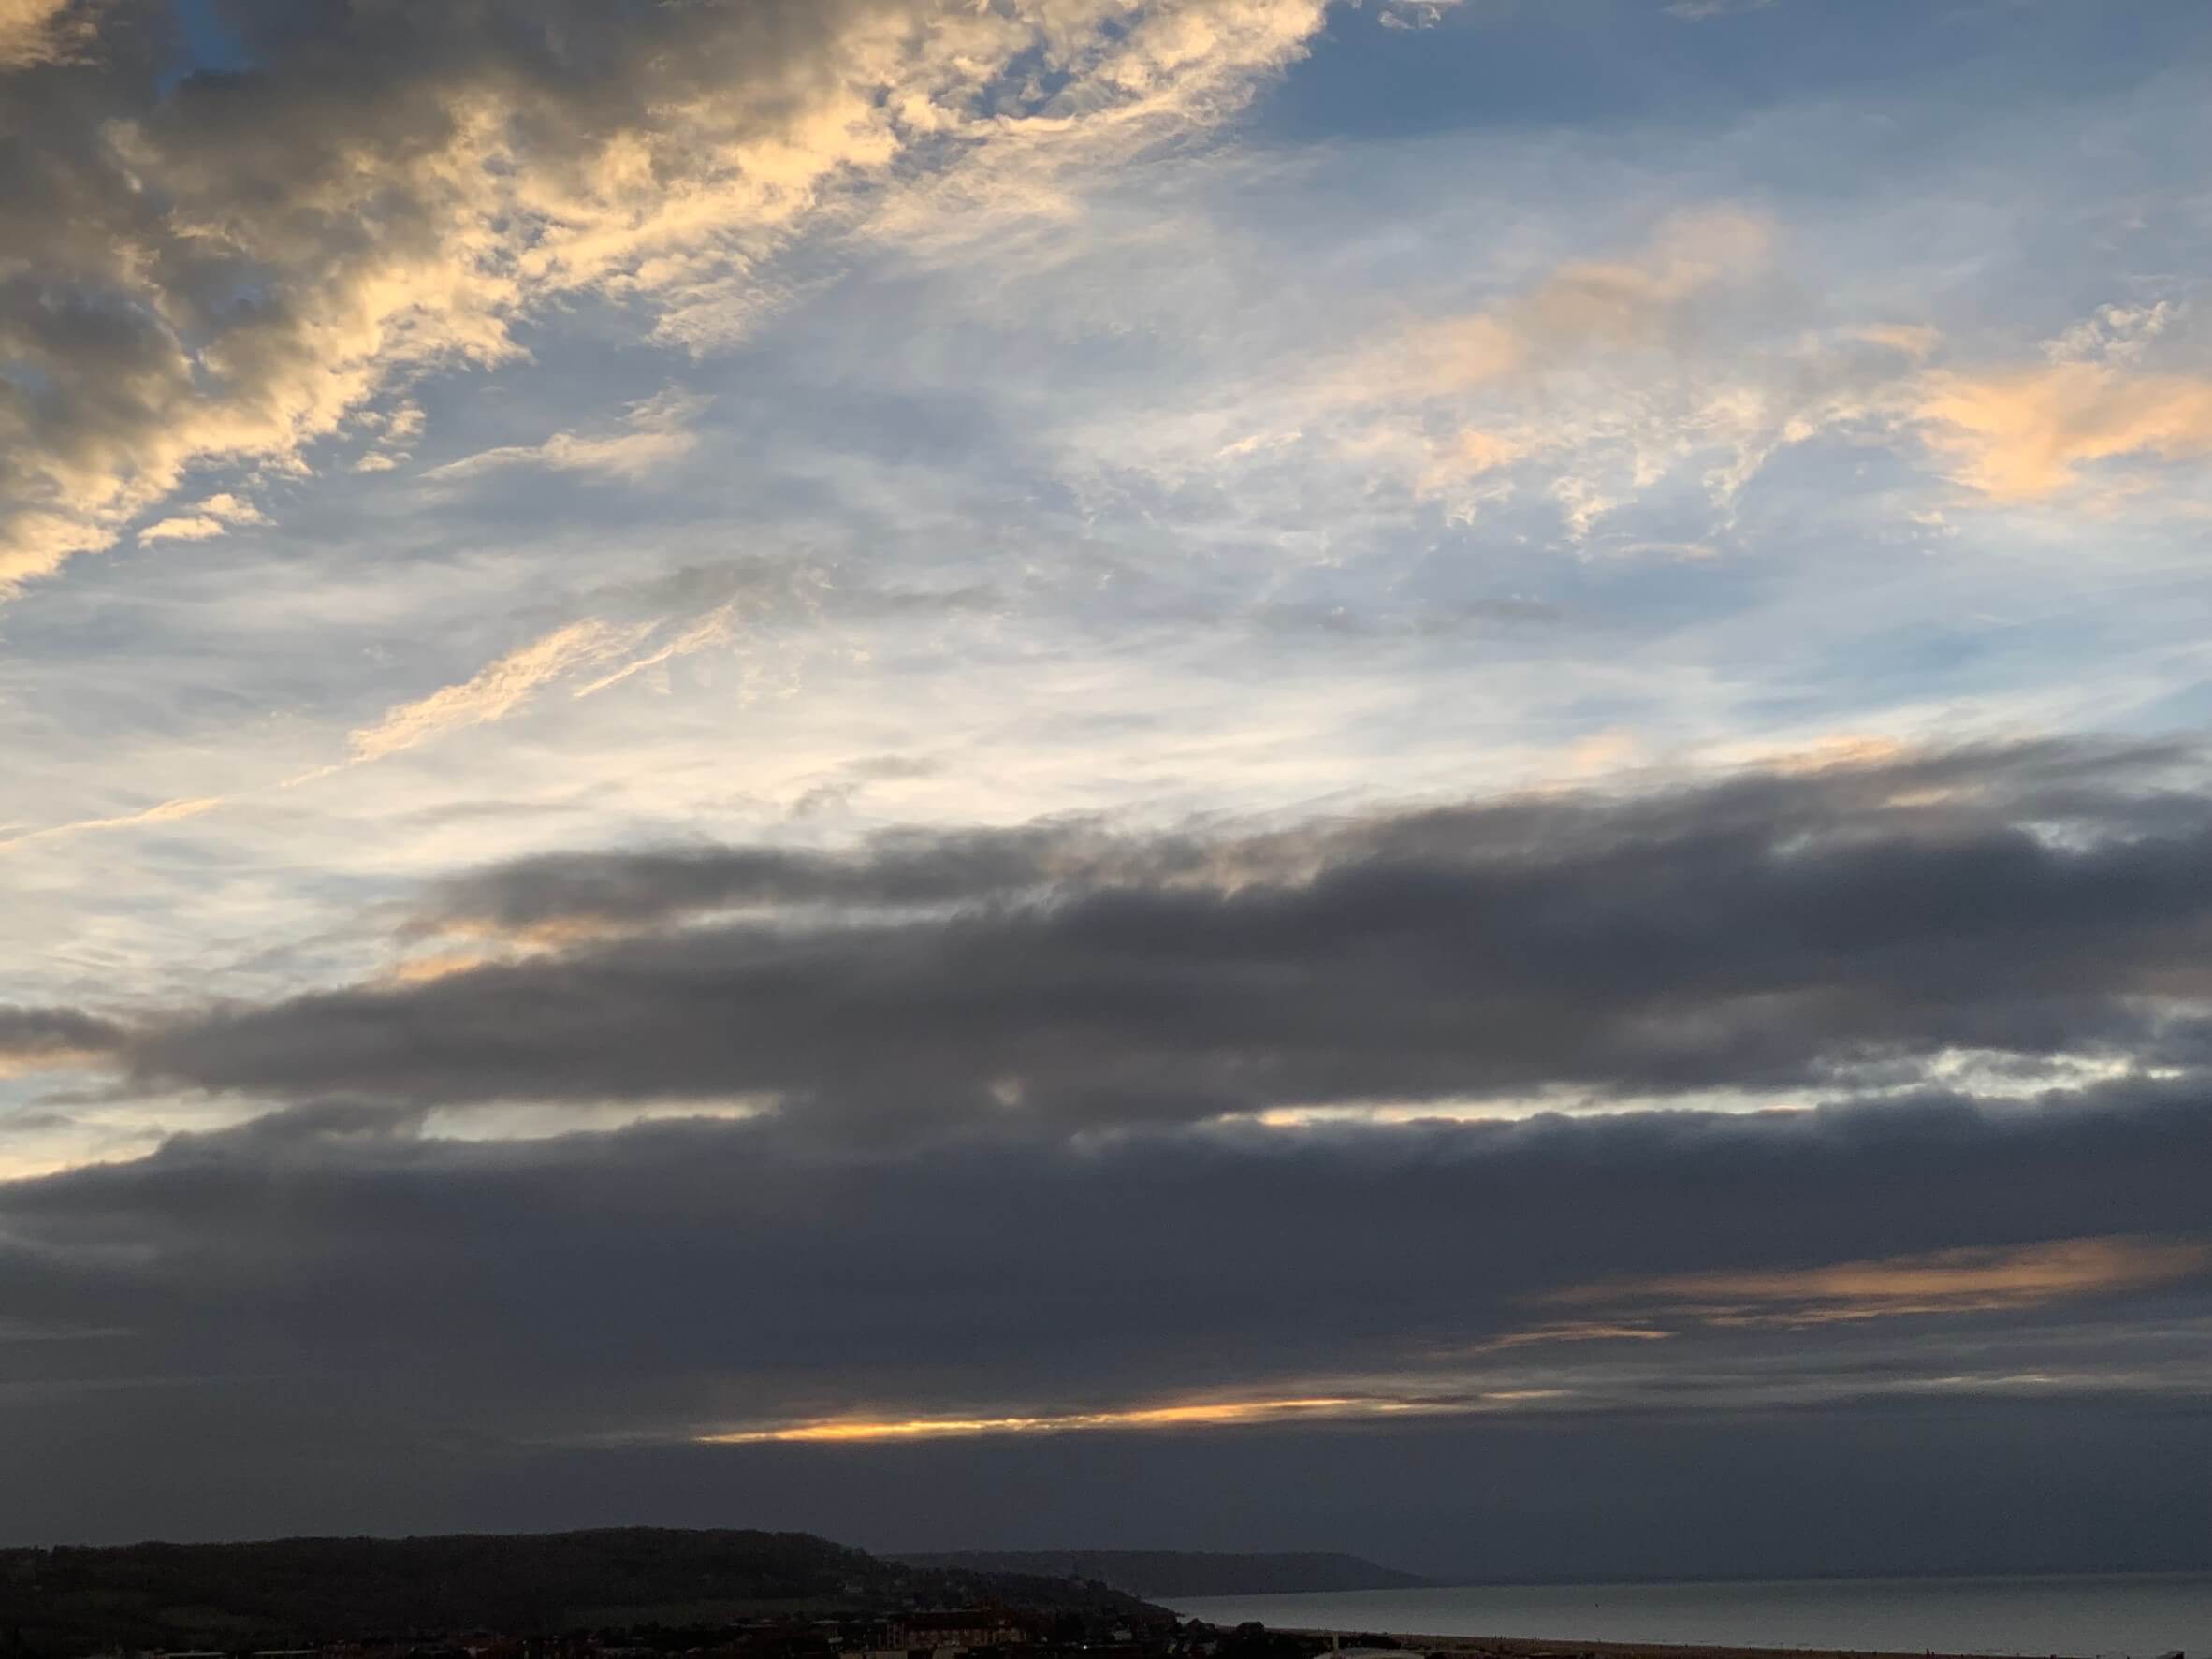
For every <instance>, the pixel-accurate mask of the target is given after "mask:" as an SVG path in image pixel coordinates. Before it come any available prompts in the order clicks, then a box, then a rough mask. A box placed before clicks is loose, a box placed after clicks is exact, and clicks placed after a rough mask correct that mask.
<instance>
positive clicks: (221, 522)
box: [138, 493, 269, 545]
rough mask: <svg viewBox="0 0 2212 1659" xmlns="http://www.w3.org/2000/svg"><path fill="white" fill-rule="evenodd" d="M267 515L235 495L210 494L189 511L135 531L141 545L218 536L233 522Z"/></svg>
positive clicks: (260, 520)
mask: <svg viewBox="0 0 2212 1659" xmlns="http://www.w3.org/2000/svg"><path fill="white" fill-rule="evenodd" d="M268 522H269V520H268V518H267V517H265V516H264V515H263V514H262V512H261V510H260V509H259V508H257V507H255V506H254V505H253V504H252V503H251V502H241V501H240V500H239V498H238V497H236V496H235V495H231V494H228V493H225V494H222V495H211V496H210V497H208V499H207V500H206V501H204V502H200V503H199V505H198V506H197V507H196V508H194V509H193V510H192V512H191V513H189V514H184V515H179V516H177V517H168V518H163V519H159V520H157V521H156V522H154V523H153V524H150V525H148V526H147V527H146V528H145V529H144V530H141V531H138V541H139V543H140V544H141V545H144V544H149V543H153V542H204V541H209V540H211V539H212V538H213V537H216V536H219V535H221V534H223V533H224V531H226V530H228V529H229V528H230V527H231V526H232V525H234V524H266V523H268Z"/></svg>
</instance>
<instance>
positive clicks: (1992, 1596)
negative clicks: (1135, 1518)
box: [1172, 1573, 2212, 1659]
mask: <svg viewBox="0 0 2212 1659" xmlns="http://www.w3.org/2000/svg"><path fill="white" fill-rule="evenodd" d="M1172 1606H1173V1607H1174V1608H1175V1610H1176V1611H1177V1612H1179V1613H1181V1614H1183V1615H1185V1616H1186V1617H1188V1618H1198V1619H1203V1620H1205V1621H1206V1622H1207V1623H1213V1624H1239V1623H1244V1621H1246V1620H1248V1619H1257V1620H1259V1622H1260V1623H1263V1624H1267V1625H1271V1626H1273V1627H1274V1628H1277V1629H1301V1628H1303V1629H1312V1630H1347V1631H1391V1632H1397V1633H1401V1634H1419V1635H1422V1636H1463V1637H1465V1636H1472V1637H1482V1636H1492V1637H1530V1638H1535V1639H1541V1640H1557V1641H1591V1642H1670V1643H1681V1644H1685V1645H1694V1644H1697V1643H1708V1644H1710V1645H1712V1646H1715V1647H1737V1648H1819V1649H1827V1650H1830V1651H1841V1652H1879V1653H1924V1652H1935V1653H1990V1654H2034V1655H2045V1654H2063V1655H2068V1656H2070V1659H2074V1656H2081V1659H2086V1656H2091V1655H2096V1656H2102V1655H2113V1656H2115V1659H2117V1656H2120V1655H2125V1656H2126V1659H2158V1656H2159V1655H2161V1654H2164V1653H2172V1652H2176V1651H2178V1652H2182V1653H2185V1654H2187V1655H2188V1659H2212V1573H2094V1574H2088V1573H2085V1574H2069V1575H2064V1576H2052V1577H2038V1578H2014V1579H1996V1578H1992V1579H1792V1580H1765V1581H1758V1582H1747V1583H1696V1584H1541V1585H1519V1586H1516V1585H1487V1584H1486V1585H1469V1586H1466V1587H1463V1588H1430V1589H1420V1590H1359V1591H1346V1592H1341V1593H1331V1594H1306V1595H1229V1596H1207V1597H1189V1598H1186V1599H1182V1600H1178V1601H1176V1602H1174V1603H1173V1604H1172Z"/></svg>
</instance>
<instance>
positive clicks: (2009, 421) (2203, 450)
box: [1915, 362, 2212, 502]
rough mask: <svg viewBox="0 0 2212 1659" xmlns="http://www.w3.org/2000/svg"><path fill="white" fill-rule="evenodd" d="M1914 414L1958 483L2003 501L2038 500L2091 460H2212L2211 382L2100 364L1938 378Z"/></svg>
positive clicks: (1931, 382) (1925, 389)
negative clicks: (1950, 461)
mask: <svg viewBox="0 0 2212 1659" xmlns="http://www.w3.org/2000/svg"><path fill="white" fill-rule="evenodd" d="M1915 413H1916V415H1917V417H1918V418H1919V419H1920V420H1921V421H1923V422H1925V423H1927V436H1928V443H1929V444H1932V445H1933V446H1934V447H1935V448H1936V450H1937V451H1938V452H1939V453H1941V454H1943V455H1946V456H1949V457H1951V458H1953V459H1954V460H1955V461H1956V463H1957V477H1958V480H1959V482H1960V483H1962V484H1965V485H1966V486H1968V487H1969V488H1972V489H1975V490H1978V491H1979V492H1981V493H1982V494H1983V495H1986V496H1988V497H1990V498H1991V499H1992V500H1995V501H2001V502H2036V501H2043V500H2045V499H2047V498H2048V497H2050V496H2053V495H2056V494H2058V493H2059V491H2060V490H2063V489H2065V488H2068V487H2069V486H2070V485H2073V484H2074V483H2075V482H2076V481H2077V480H2078V478H2079V476H2080V474H2081V473H2082V470H2083V469H2084V468H2087V467H2090V466H2094V465H2096V464H2097V463H2099V462H2103V461H2113V460H2124V459H2129V458H2135V459H2139V460H2158V461H2183V460H2190V459H2193V458H2196V457H2199V456H2203V455H2206V454H2212V380H2204V379H2199V378H2196V377H2193V376H2190V375H2183V374H2148V373H2143V374H2138V373H2131V372H2128V371H2125V370H2123V369H2119V368H2116V367H2113V366H2112V365H2110V364H2107V363H2088V362H2058V363H2050V364H2045V365H2042V366H2038V367H2035V368H2028V369H2015V370H2002V371H1991V372H1986V373H1982V374H1965V373H1953V374H1941V375H1936V376H1933V377H1931V378H1930V379H1929V380H1928V382H1927V383H1926V384H1925V386H1923V387H1922V388H1921V390H1920V395H1919V400H1918V402H1917V405H1916V409H1915Z"/></svg>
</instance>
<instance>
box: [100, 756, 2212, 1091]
mask: <svg viewBox="0 0 2212 1659" xmlns="http://www.w3.org/2000/svg"><path fill="white" fill-rule="evenodd" d="M2183 759H2184V757H2182V756H2181V755H2178V754H2176V753H2175V752H2172V751H2165V750H2129V751H2120V750H2112V749H2071V748H2064V747H2057V748H2053V747H2042V748H2030V749H2009V750H1995V751H1982V752H1976V753H1972V754H1962V755H1951V756H1943V757H1937V758H1934V759H1929V760H1916V761H1908V762H1903V763H1899V764H1891V765H1882V766H1872V767H1865V766H1861V767H1852V768H1838V769H1832V770H1829V771H1825V772H1810V773H1803V774H1796V775H1777V774H1761V775H1757V776H1754V777H1752V778H1749V779H1743V780H1739V781H1734V782H1728V783H1724V784H1722V785H1718V786H1713V787H1707V788H1701V789H1693V790H1688V791H1678V792H1673V793H1660V794H1657V795H1650V796H1641V797H1635V798H1630V799H1625V800H1614V799H1606V798H1597V797H1566V798H1562V799H1553V800H1536V801H1533V802H1518V803H1512V804H1507V805H1504V806H1475V807H1467V808H1442V809H1426V810H1419V811H1413V812H1406V813H1399V814H1390V815H1381V816H1375V817H1370V818H1363V819H1360V820H1357V821H1352V822H1339V823H1327V824H1321V825H1317V826H1308V827H1304V828H1299V829H1291V830H1284V831H1279V832H1273V833H1270V834H1265V835H1253V836H1244V837H1204V836H1198V835H1184V836H1157V837H1130V836H1123V835H1115V834H1112V833H1110V832H1108V831H1106V830H1104V829H1102V828H1100V827H1099V826H1096V825H1087V826H1086V825H1073V826H1049V825H1048V826H1041V827H1037V828H1032V829H1028V830H1021V831H1012V832H989V833H979V834H971V835H942V836H924V835H909V836H903V837H888V838H885V839H882V840H880V841H878V842H876V843H873V844H871V845H869V846H866V847H865V848H862V849H860V850H858V851H852V852H849V853H842V854H824V853H814V852H805V851H796V852H794V851H785V850H780V849H774V848H727V847H718V848H705V849H695V850H681V851H661V852H645V853H635V854H627V853H625V854H589V855H581V856H575V857H564V858H549V859H539V860H534V861H531V862H528V863H525V864H521V865H517V866H505V867H502V868H498V869H493V870H488V871H482V872H477V873H475V874H473V875H471V876H468V877H464V878H460V879H458V880H456V881H454V882H452V883H451V884H449V885H447V886H446V887H445V888H444V889H442V890H440V891H439V892H438V893H437V894H435V895H433V901H432V910H431V912H430V914H429V918H428V919H427V921H426V923H425V924H426V925H430V926H458V927H460V928H463V929H464V930H482V929H487V928H488V929H492V930H494V931H502V930H503V931H515V932H523V933H529V932H531V930H536V931H538V932H539V933H541V934H543V933H544V932H545V930H547V929H552V930H554V931H555V934H556V937H564V938H566V939H568V940H569V942H568V943H567V944H566V945H565V946H564V947H563V948H561V949H559V950H556V951H554V952H552V953H545V954H539V955H534V956H531V957H529V958H527V959H524V960H520V961H509V962H501V963H497V964H494V965H489V966H484V967H480V968H474V969H473V970H470V971H464V972H458V973H453V974H450V975H447V976H445V977H444V978H440V979H436V980H433V981H429V982H418V983H413V984H407V985H400V986H392V987H386V986H362V987H357V988H354V989H347V990H341V991H336V992H331V993H325V994H318V995H313V996H306V997H297V998H293V999H290V1000H287V1001H284V1002H280V1003H276V1004H271V1005H269V1006H264V1007H253V1008H241V1009H227V1010H218V1011H207V1012H202V1013H195V1014H190V1015H187V1016H184V1017H181V1018H178V1019H175V1020H173V1021H170V1022H167V1023H164V1024H161V1025H158V1026H153V1027H150V1028H145V1029H142V1030H140V1031H138V1032H137V1033H135V1034H134V1036H133V1037H132V1039H131V1040H130V1041H128V1042H127V1043H126V1044H125V1045H124V1055H123V1058H124V1063H125V1064H126V1065H127V1067H128V1068H129V1070H131V1072H132V1073H133V1074H134V1075H135V1076H136V1077H138V1079H139V1080H141V1081H142V1082H144V1083H146V1084H161V1085H172V1086H173V1085H177V1084H183V1085H189V1086H196V1087H203V1088H213V1089H228V1090H240V1091H245V1092H248V1093H251V1094H255V1095H260V1096H267V1097H269V1098H272V1099H316V1098H322V1097H325V1096H328V1095H332V1094H347V1095H366V1096H371V1097H377V1098H382V1099H389V1100H393V1101H399V1102H407V1103H412V1104H415V1105H439V1104H457V1103H468V1102H474V1101H489V1100H500V1099H626V1100H648V1099H735V1098H742V1099H769V1100H773V1101H780V1102H783V1103H785V1104H786V1105H787V1106H788V1107H789V1109H791V1110H792V1111H793V1112H794V1113H806V1114H808V1115H809V1116H811V1117H813V1118H814V1119H815V1120H817V1121H819V1122H823V1123H830V1122H836V1121H848V1122H852V1123H855V1124H875V1125H878V1126H880V1127H890V1126H893V1125H896V1124H899V1123H902V1122H904V1123H909V1124H922V1123H930V1122H935V1121H939V1120H943V1119H946V1118H948V1117H949V1118H954V1119H965V1120H972V1119H975V1118H978V1117H981V1118H983V1119H987V1120H989V1121H992V1122H994V1123H998V1124H1001V1125H1009V1126H1018V1125H1025V1124H1030V1125H1038V1126H1041V1127H1046V1128H1062V1129H1065V1128H1085V1127H1106V1126H1111V1125H1114V1124H1120V1123H1128V1122H1138V1121H1159V1120H1196V1119H1203V1118H1208V1117H1214V1116H1218V1115H1222V1114H1225V1113H1249V1112H1256V1111H1263V1110H1267V1109H1270V1108H1276V1107H1286V1106H1298V1107H1312V1106H1331V1105H1339V1104H1345V1103H1375V1102H1398V1103H1407V1102H1410V1103H1421V1102H1436V1101H1453V1100H1487V1099H1514V1098H1545V1097H1546V1096H1547V1094H1548V1092H1550V1091H1563V1090H1564V1091H1572V1092H1573V1093H1574V1094H1576V1095H1578V1096H1579V1095H1587V1096H1592V1097H1596V1098H1601V1099H1602V1098H1615V1099H1619V1098H1630V1097H1640V1096H1652V1095H1675V1094H1682V1093H1690V1092H1695V1091H1707V1090H1754V1091H1755V1090H1767V1091H1774V1090H1790V1089H1807V1088H1820V1089H1828V1090H1831V1091H1832V1090H1851V1089H1858V1088H1865V1087H1885V1088H1894V1087H1899V1086H1907V1085H1912V1084H1922V1083H1927V1082H1928V1081H1930V1080H1931V1079H1933V1078H1934V1077H1936V1076H1938V1075H1940V1073H1939V1071H1938V1070H1937V1069H1938V1068H1940V1067H1941V1066H1942V1065H1943V1064H1946V1063H1948V1062H1949V1061H1950V1060H1952V1059H1955V1058H1956V1056H1957V1055H1959V1054H1960V1053H1961V1052H1971V1053H1972V1054H1974V1055H1980V1056H1983V1057H1984V1058H1985V1059H1986V1060H1988V1061H1990V1062H1991V1063H1995V1064H2000V1065H2004V1066H2013V1067H2018V1068H2025V1069H2028V1070H2030V1072H2031V1071H2032V1070H2033V1069H2034V1068H2036V1067H2039V1066H2049V1065H2051V1064H2054V1063H2057V1062H2061V1061H2064V1062H2080V1063H2093V1064H2096V1065H2099V1066H2104V1067H2111V1066H2119V1067H2122V1068H2126V1067H2134V1066H2146V1065H2160V1066H2180V1067H2193V1066H2195V1065H2197V1064H2198V1063H2199V1062H2200V1060H2201V1057H2202V1055H2203V1052H2204V1048H2205V1041H2206V1032H2207V1029H2212V1027H2208V1026H2207V1024H2206V1018H2207V997H2208V993H2212V985H2208V984H2207V982H2206V981H2205V968H2204V964H2205V960H2206V951H2207V946H2208V945H2212V880H2207V877H2208V876H2212V802H2208V801H2207V800H2206V798H2205V797H2204V796H2202V795H2198V794H2194V793H2188V792H2187V791H2185V790H2182V789H2180V788H2177V787H2174V785H2173V779H2174V777H2175V776H2176V772H2175V768H2176V767H2177V766H2178V765H2179V764H2181V762H2182V761H2183ZM578 934H581V935H582V936H583V937H582V939H581V941H580V942H578V939H577V937H576V936H577V935H578Z"/></svg>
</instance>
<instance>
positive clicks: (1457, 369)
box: [1341, 206, 1774, 400]
mask: <svg viewBox="0 0 2212 1659" xmlns="http://www.w3.org/2000/svg"><path fill="white" fill-rule="evenodd" d="M1773 247H1774V230H1773V226H1771V225H1770V224H1768V221H1766V220H1765V219H1763V218H1761V217H1759V216H1757V215H1755V214H1753V213H1750V212H1746V211H1743V210H1741V209H1739V208H1735V207H1729V206H1716V207H1710V208H1705V209H1702V210H1698V211H1691V212H1684V213H1678V214H1676V215H1673V216H1671V217H1669V218H1668V219H1667V220H1666V221H1665V222H1664V223H1663V224H1661V225H1660V226H1658V227H1657V229H1655V230H1654V231H1653V232H1652V235H1651V236H1650V238H1649V239H1648V240H1646V241H1645V242H1644V244H1643V245H1642V246H1640V247H1637V248H1636V249H1633V250H1631V251H1630V252H1629V253H1628V254H1626V255H1624V256H1623V257H1621V258H1617V259H1576V260H1569V261H1566V262H1564V263H1563V264H1561V265H1560V266H1559V267H1558V268H1557V269H1553V270H1551V271H1550V272H1548V273H1547V274H1546V275H1545V276H1544V277H1543V278H1542V279H1541V280H1539V281H1538V282H1536V283H1535V284H1533V285H1531V286H1530V287H1529V288H1528V289H1527V290H1526V291H1524V292H1522V293H1521V294H1517V295H1514V296H1512V297H1511V298H1508V299H1506V300H1505V301H1503V302H1501V303H1499V304H1496V305H1493V306H1489V307H1485V308H1484V309H1482V310H1479V311H1476V312H1471V313H1465V314H1463V315H1460V316H1448V317H1443V318H1436V319H1424V320H1422V321H1420V322H1418V323H1415V324H1412V325H1410V326H1409V327H1407V328H1406V329H1405V330H1404V332H1403V333H1402V334H1401V335H1399V336H1398V337H1397V338H1395V339H1392V340H1390V341H1388V342H1384V343H1382V344H1379V345H1376V346H1373V347H1370V348H1368V350H1367V351H1366V352H1365V353H1364V354H1363V355H1362V358H1361V361H1360V362H1359V363H1358V364H1356V365H1355V366H1354V367H1352V368H1351V369H1350V370H1349V371H1347V372H1346V379H1345V381H1344V382H1343V386H1342V390H1341V395H1342V396H1344V397H1346V398H1347V399H1351V400H1369V399H1382V400H1404V399H1407V398H1438V397H1445V396H1448V395H1452V394H1456V393H1461V392H1465V391H1469V390H1472V389H1475V388H1477V387H1480V386H1485V385H1488V384H1490V383H1492V382H1495V381H1499V380H1503V379H1506V378H1509V377H1512V376H1517V375H1523V374H1530V373H1535V372H1537V371H1543V370H1546V369H1550V368H1556V367H1562V366H1564V365H1565V364H1568V363H1571V362H1572V361H1573V360H1575V359H1576V358H1578V357H1581V356H1583V355H1585V354H1590V353H1596V352H1604V351H1608V350H1611V351H1619V350H1623V349H1633V348H1638V347H1646V346H1653V345H1661V344H1666V343H1667V342H1676V341H1681V340H1683V339H1686V338H1687V337H1688V335H1689V333H1690V331H1691V330H1692V329H1693V328H1694V327H1695V311H1694V309H1693V308H1694V306H1695V302H1696V301H1697V300H1698V299H1699V298H1701V297H1703V296H1706V295H1708V294H1710V293H1711V292H1713V291H1714V290H1715V289H1719V288H1724V287H1726V286H1729V285H1734V284H1743V283H1746V282H1748V281H1751V280H1753V279H1754V278H1756V277H1758V276H1760V275H1762V274H1763V273H1764V272H1765V271H1766V270H1767V269H1768V264H1769V262H1770V260H1771V258H1772V256H1773Z"/></svg>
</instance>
